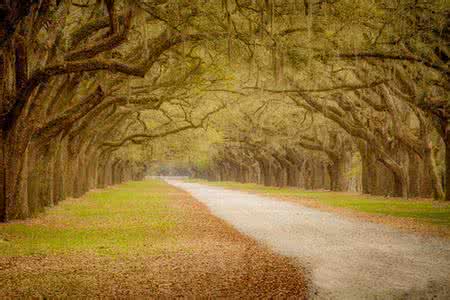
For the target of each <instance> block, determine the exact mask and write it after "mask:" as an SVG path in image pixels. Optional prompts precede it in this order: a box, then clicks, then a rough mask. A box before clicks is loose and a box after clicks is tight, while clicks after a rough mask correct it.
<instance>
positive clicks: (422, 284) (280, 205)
mask: <svg viewBox="0 0 450 300" xmlns="http://www.w3.org/2000/svg"><path fill="white" fill-rule="evenodd" d="M166 180H167V182H168V183H169V184H172V185H174V186H176V187H178V188H181V189H183V190H185V191H187V192H189V193H190V194H192V195H193V196H194V197H195V198H197V199H198V200H199V201H201V202H203V203H205V204H206V205H207V206H208V207H209V208H210V210H211V211H212V213H214V214H215V215H217V216H219V217H220V218H222V219H224V220H226V221H227V222H229V223H231V224H232V225H233V226H235V227H236V228H237V229H238V230H240V231H241V232H243V233H245V234H247V235H249V236H252V237H253V238H255V239H257V240H259V241H261V242H263V243H264V244H266V245H268V246H269V247H270V248H272V249H273V250H274V251H276V252H278V253H281V254H283V255H286V256H291V257H294V258H296V259H298V260H299V262H300V263H301V264H302V265H303V266H305V267H306V268H307V270H308V271H309V272H310V276H311V280H312V285H313V289H312V294H313V295H315V296H314V297H313V298H317V299H419V298H420V299H450V240H446V239H440V238H431V237H430V238H427V237H422V236H417V235H414V234H410V233H404V232H401V231H398V230H396V229H394V228H390V227H388V226H386V225H381V224H373V223H368V222H363V221H359V220H354V219H348V218H346V217H343V216H338V215H336V214H333V213H328V212H323V211H319V210H315V209H311V208H307V207H303V206H300V205H295V204H291V203H287V202H283V201H277V200H274V199H271V198H268V197H262V196H258V195H253V194H248V193H245V192H239V191H232V190H226V189H223V188H219V187H210V186H206V185H201V184H197V183H185V182H182V181H179V180H171V179H166Z"/></svg>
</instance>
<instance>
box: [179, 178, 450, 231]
mask: <svg viewBox="0 0 450 300" xmlns="http://www.w3.org/2000/svg"><path fill="white" fill-rule="evenodd" d="M185 181H186V182H196V183H201V184H207V185H211V186H218V187H223V188H227V189H233V190H239V191H246V192H251V193H256V194H259V195H263V196H269V197H274V198H275V199H278V200H283V201H288V202H291V203H297V204H300V205H303V206H306V207H310V208H315V209H319V210H322V211H328V212H333V213H336V214H339V215H343V216H346V217H350V218H357V219H360V220H364V221H369V222H373V223H378V224H386V225H389V226H393V227H395V228H397V229H400V230H404V231H408V232H414V233H416V234H422V235H425V236H437V237H444V238H450V203H449V202H447V201H435V200H431V199H408V200H405V199H401V198H392V197H382V196H371V195H362V194H359V193H345V192H330V191H324V190H313V191H310V190H303V189H300V188H293V187H283V188H279V187H267V186H264V185H260V184H254V183H237V182H218V181H216V182H209V181H206V180H199V179H187V180H185Z"/></svg>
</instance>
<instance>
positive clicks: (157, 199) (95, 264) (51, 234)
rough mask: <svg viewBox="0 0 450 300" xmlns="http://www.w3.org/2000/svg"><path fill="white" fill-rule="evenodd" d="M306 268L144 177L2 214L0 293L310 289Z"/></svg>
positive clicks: (300, 293)
mask: <svg viewBox="0 0 450 300" xmlns="http://www.w3.org/2000/svg"><path fill="white" fill-rule="evenodd" d="M306 293H307V291H306V283H305V278H304V276H303V271H302V270H301V269H300V268H299V267H298V266H297V265H295V264H294V263H293V262H292V261H291V260H290V259H289V258H286V257H281V256H279V255H276V254H274V253H273V252H271V251H269V250H268V249H266V248H265V247H262V246H261V245H259V244H258V243H257V242H255V241H254V240H252V239H249V238H248V237H246V236H244V235H242V234H240V233H239V232H238V231H236V230H235V229H234V228H233V227H231V226H230V225H228V224H226V223H225V222H224V221H222V220H220V219H218V218H216V217H214V216H213V215H211V213H210V212H209V210H208V209H207V208H206V206H204V205H203V204H201V203H200V202H198V201H196V200H195V199H193V198H192V197H190V196H189V194H187V193H186V192H183V191H181V190H178V189H176V188H174V187H172V186H169V185H168V184H166V183H164V182H162V181H157V180H148V181H143V182H132V183H127V184H123V185H120V186H116V187H114V188H110V189H106V190H102V191H93V192H90V193H88V194H87V195H86V196H85V197H83V198H81V199H77V200H66V201H63V202H62V203H60V205H59V206H57V207H55V208H53V209H50V210H48V211H47V212H46V213H45V214H42V215H40V216H38V217H37V218H35V219H31V220H26V221H17V222H13V223H10V224H0V295H1V296H0V298H5V299H16V298H19V299H21V298H26V299H27V298H38V299H46V298H75V299H78V298H80V299H85V298H88V299H91V298H102V299H105V298H107V299H108V298H127V299H128V298H132V299H134V298H137V299H174V298H187V299H196V298H200V299H215V298H234V299H260V298H281V299H285V298H287V297H288V295H289V296H291V297H292V298H295V299H304V298H305V296H306Z"/></svg>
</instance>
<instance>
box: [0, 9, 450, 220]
mask: <svg viewBox="0 0 450 300" xmlns="http://www.w3.org/2000/svg"><path fill="white" fill-rule="evenodd" d="M447 2H448V1H444V0H432V1H425V0H422V1H421V0H395V1H373V0H363V1H358V3H354V1H350V0H301V1H300V0H215V1H203V0H196V1H187V0H186V1H185V0H181V1H179V0H78V1H77V0H23V1H13V0H2V1H1V2H0V124H1V133H0V164H1V168H0V220H1V221H8V220H9V219H14V218H19V217H27V216H30V215H32V214H33V213H34V212H36V211H39V210H41V209H42V208H43V207H45V206H49V205H54V204H55V203H57V202H58V201H60V200H62V199H64V198H65V197H69V196H80V195H82V194H83V193H84V192H86V191H87V190H89V189H90V188H94V187H102V186H105V185H109V184H112V183H114V182H121V181H123V180H127V179H130V178H135V179H138V178H142V177H143V175H144V172H145V169H146V167H147V166H148V164H149V162H151V161H152V160H154V159H155V157H152V152H151V149H153V148H155V146H158V143H159V142H158V143H155V142H154V141H155V140H156V139H160V138H163V137H165V136H169V135H176V137H180V136H187V137H190V138H191V139H192V138H196V139H198V140H200V139H202V142H203V143H205V144H207V145H209V150H208V151H203V152H202V153H203V154H205V155H206V156H207V158H205V157H201V158H200V157H194V158H193V159H190V160H189V164H190V165H192V169H194V170H195V171H196V172H197V173H198V174H203V176H208V177H210V178H213V177H214V178H220V179H232V180H240V181H258V182H263V183H265V184H268V185H287V184H289V185H295V186H298V185H300V186H304V187H307V188H320V187H323V188H329V189H332V190H361V191H362V192H364V193H371V194H383V193H384V194H390V195H395V196H402V197H410V196H431V195H432V196H434V197H435V198H438V199H442V198H446V199H450V188H447V187H449V186H450V127H449V124H448V118H449V107H448V105H449V99H448V83H449V82H448V80H449V79H448V75H449V67H448V51H449V50H448V42H449V31H448V27H449V26H448V20H449V18H448V14H449V7H448V3H447ZM225 106H227V107H228V108H227V110H226V113H220V114H216V113H217V112H218V111H219V110H223V109H224V107H225ZM213 115H215V116H216V117H214V116H213ZM200 127H203V128H208V130H209V132H211V131H214V132H215V134H214V136H216V137H217V136H219V137H220V138H217V139H212V140H209V139H210V136H206V137H203V138H202V137H197V136H196V135H195V134H193V131H192V130H191V129H196V128H200ZM183 132H184V133H183ZM186 132H187V133H186ZM170 141H171V143H178V142H179V141H177V139H171V140H170ZM194 143H195V141H194ZM166 148H172V147H166ZM175 148H177V147H175ZM177 151H178V152H180V153H181V152H183V151H185V149H183V147H178V150H177ZM166 156H167V155H166ZM176 156H177V155H176V154H173V157H172V159H173V158H174V157H176ZM358 170H359V171H358ZM358 174H360V175H358ZM444 193H446V194H445V195H444Z"/></svg>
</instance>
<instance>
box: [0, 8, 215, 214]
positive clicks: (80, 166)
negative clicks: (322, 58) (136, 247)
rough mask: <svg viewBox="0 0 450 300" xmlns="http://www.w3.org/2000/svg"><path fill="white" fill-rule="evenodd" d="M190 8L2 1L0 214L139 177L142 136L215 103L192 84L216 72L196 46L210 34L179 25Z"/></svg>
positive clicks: (203, 116) (188, 125) (199, 119)
mask: <svg viewBox="0 0 450 300" xmlns="http://www.w3.org/2000/svg"><path fill="white" fill-rule="evenodd" d="M196 5H197V4H195V3H193V4H192V5H191V4H190V1H125V0H123V1H121V0H117V1H114V0H104V1H71V0H58V1H54V0H24V1H9V0H6V1H2V2H1V5H0V15H1V18H0V20H1V21H0V22H1V24H0V28H1V30H0V104H1V107H0V124H1V133H0V221H3V222H5V221H8V220H11V219H15V218H25V217H29V216H31V215H33V214H34V213H36V212H39V211H41V210H42V209H43V208H44V207H46V206H52V205H55V204H56V203H58V202H59V201H61V200H63V199H64V198H67V197H79V196H81V195H83V194H84V193H85V192H86V191H88V190H89V189H92V188H97V187H105V186H108V185H111V184H115V183H119V182H123V181H126V180H131V179H134V180H137V179H142V178H143V177H144V175H145V171H146V168H147V166H146V162H145V159H144V158H145V155H142V152H143V149H144V148H145V145H146V144H147V143H148V141H149V140H154V139H157V138H161V137H163V136H167V135H170V134H176V133H178V132H181V131H185V130H189V129H195V128H199V127H202V126H203V124H204V123H205V122H206V121H207V120H208V118H209V117H210V116H211V115H212V114H213V113H215V112H216V111H218V110H220V109H221V106H219V105H216V104H214V103H215V102H213V103H211V101H209V102H208V105H204V103H205V100H204V99H201V97H200V96H199V95H198V92H196V91H194V90H192V85H193V84H195V85H196V86H197V87H201V86H203V85H208V84H211V82H214V80H218V76H215V75H214V74H208V72H207V68H206V66H205V63H204V61H203V60H201V59H200V57H199V56H198V55H197V53H196V52H195V51H196V47H197V46H196V45H197V44H198V42H199V41H203V40H207V39H211V37H210V35H209V34H208V33H207V31H206V30H204V31H201V30H194V29H195V28H193V23H191V22H190V21H189V20H190V18H192V16H193V14H195V11H194V8H195V7H196ZM174 10H176V11H177V14H176V15H174V14H173V13H172V11H174ZM189 28H190V30H188V29H189ZM215 34H216V35H215V38H217V37H220V33H217V32H216V33H215ZM203 51H206V50H205V49H203ZM130 145H131V146H130ZM124 149H127V150H124ZM144 152H145V151H144ZM130 153H131V154H130ZM133 153H134V155H132V154H133ZM136 153H137V154H136ZM139 153H141V155H139Z"/></svg>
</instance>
